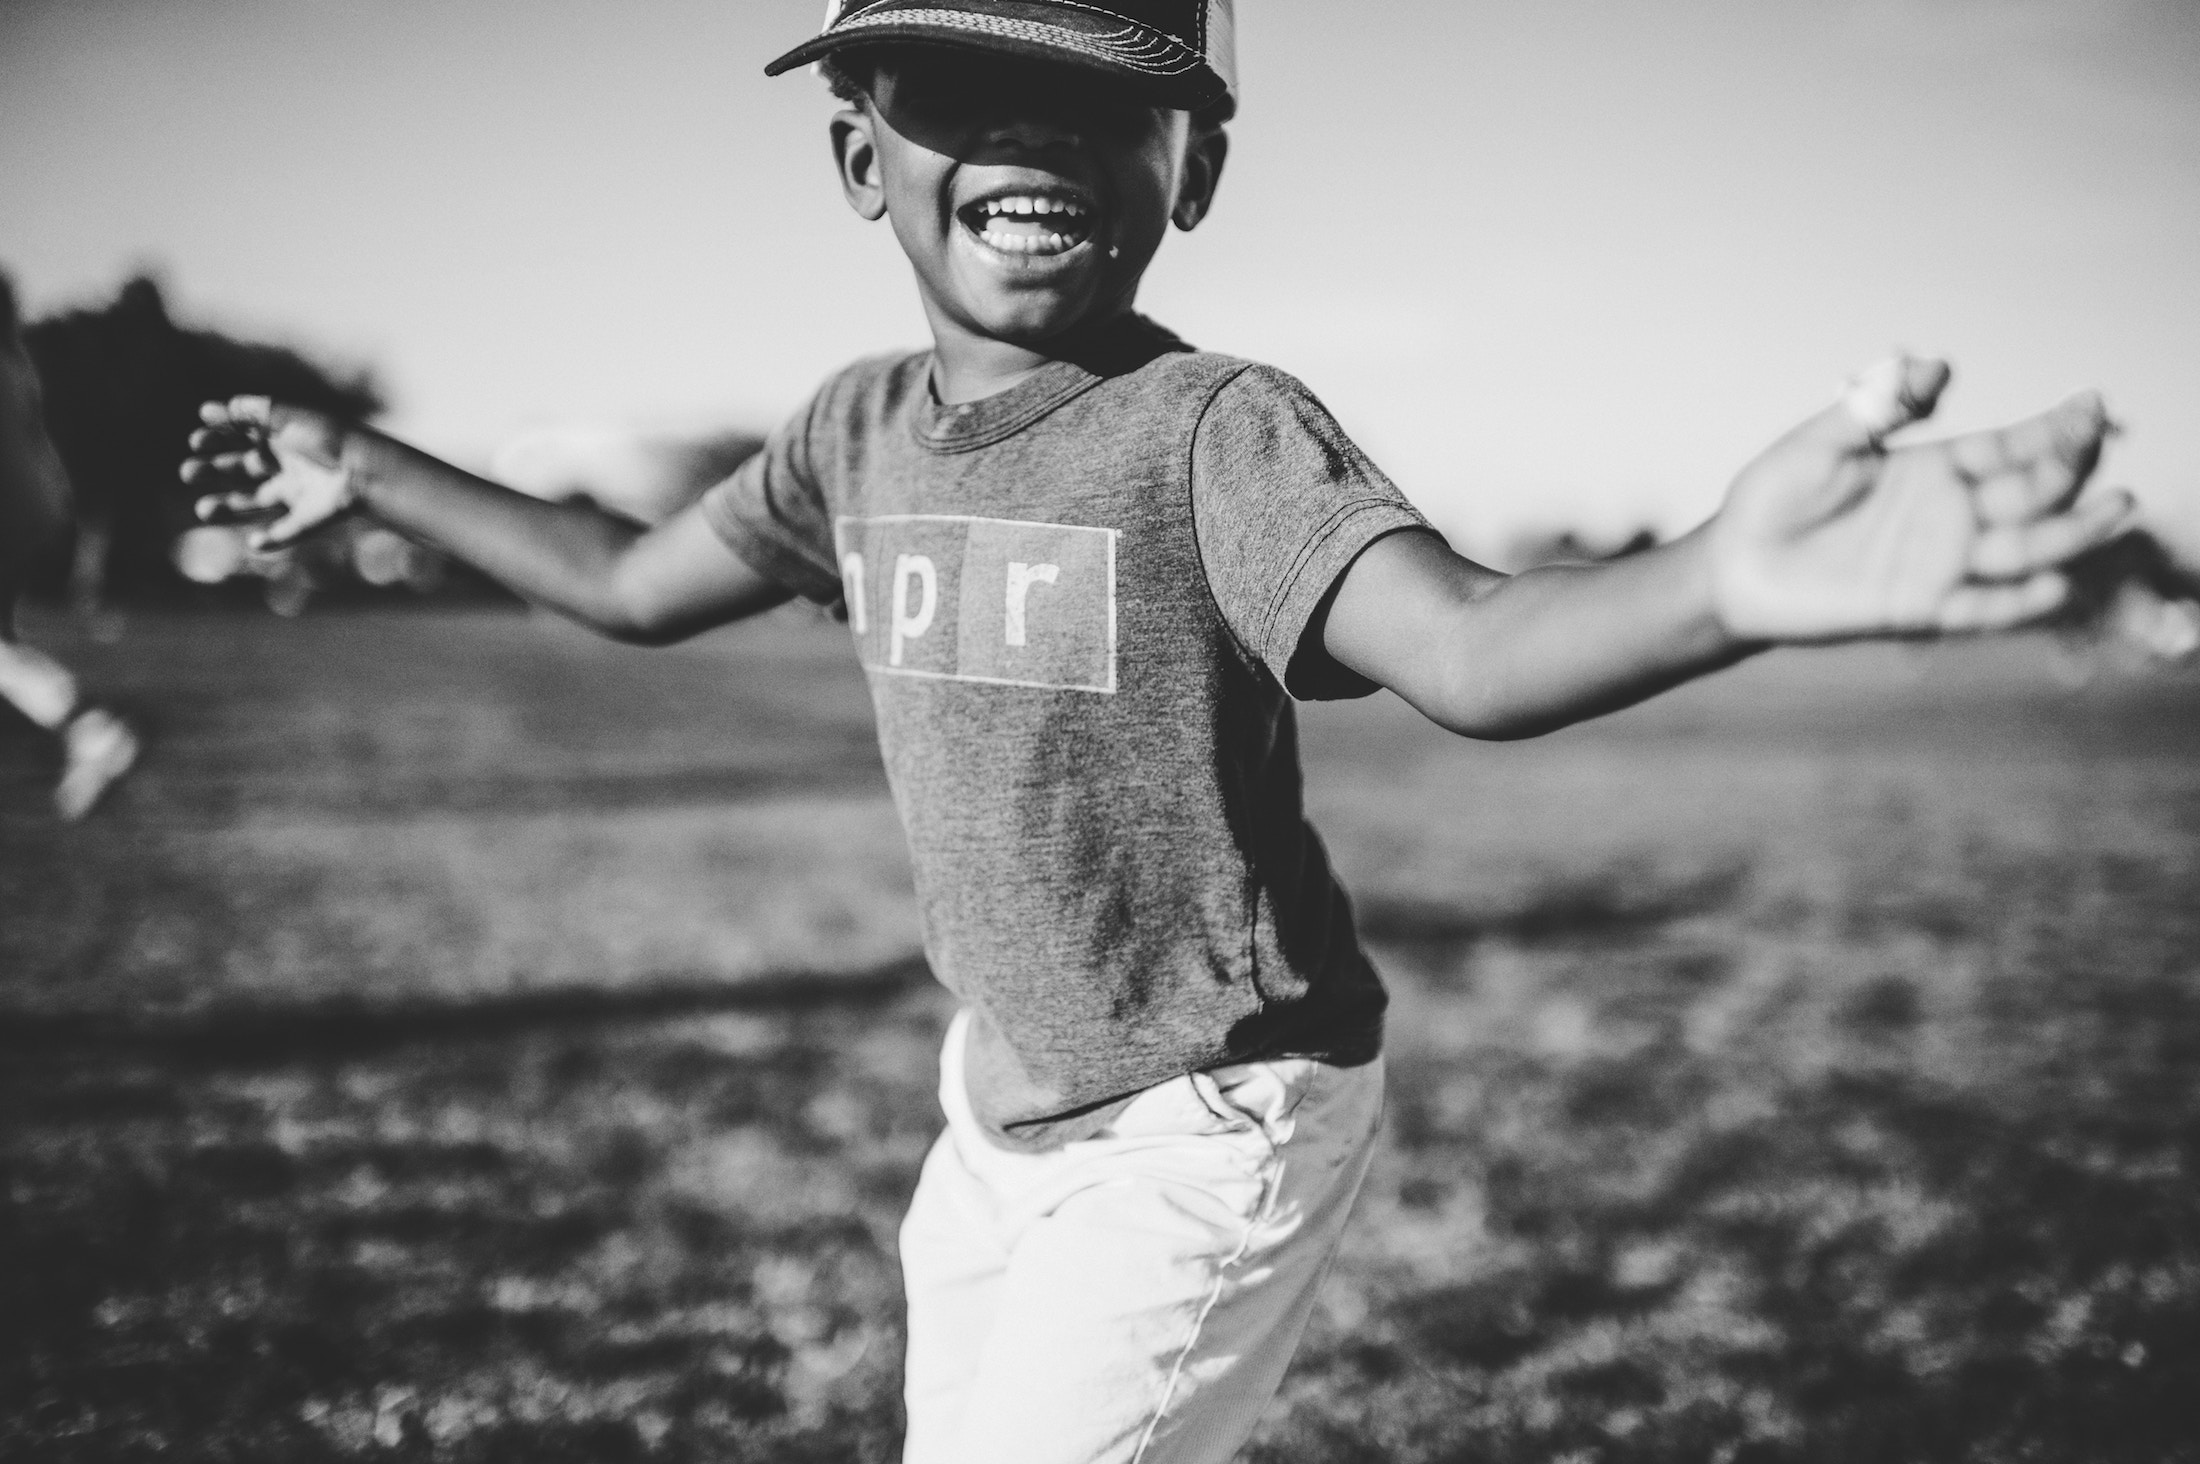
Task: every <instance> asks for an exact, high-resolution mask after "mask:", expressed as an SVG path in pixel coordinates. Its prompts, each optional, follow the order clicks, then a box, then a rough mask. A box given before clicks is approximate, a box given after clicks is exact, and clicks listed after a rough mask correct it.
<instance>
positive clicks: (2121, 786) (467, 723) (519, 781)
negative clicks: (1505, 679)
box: [0, 615, 2200, 1464]
mask: <svg viewBox="0 0 2200 1464" xmlns="http://www.w3.org/2000/svg"><path fill="white" fill-rule="evenodd" d="M51 629H52V628H50V627H49V630H51ZM835 635H836V632H834V631H833V630H832V629H830V628H829V627H820V626H815V625H811V624H807V623H804V622H802V621H800V620H797V619H788V620H784V621H780V622H777V623H774V624H771V625H767V626H764V627H759V628H758V633H756V634H750V635H736V636H731V637H724V638H714V639H712V640H708V641H706V642H704V643H702V644H701V645H698V646H695V647H691V648H688V649H686V650H683V651H681V652H678V653H675V654H673V655H670V656H665V655H655V656H652V655H648V654H644V653H637V652H627V651H620V650H616V649H613V648H601V647H596V646H593V645H590V644H588V643H585V642H583V641H581V640H579V639H578V638H576V637H574V636H573V635H571V634H569V633H567V632H564V631H562V630H556V629H552V628H548V627H545V626H543V625H542V624H540V623H539V622H534V621H529V620H523V619H518V618H510V617H498V616H490V615H462V616H445V615H420V616H400V617H384V618H379V619H369V618H357V619H343V618H335V617H332V618H329V619H325V620H313V619H309V620H307V621H305V622H301V623H297V624H288V625H274V624H270V623H267V622H261V621H245V620H237V621H228V620H211V621H201V622H188V621H186V622H163V623H156V624H147V625H141V626H138V627H136V628H134V630H133V633H132V635H131V636H130V637H128V638H127V639H126V640H125V641H124V642H123V643H122V644H121V645H120V646H117V647H113V648H107V649H102V648H97V647H84V648H82V650H83V651H84V654H85V655H86V656H88V657H94V658H96V659H98V660H99V661H100V662H101V663H102V664H101V665H100V666H99V668H98V669H99V670H100V672H101V674H102V675H104V676H105V677H106V678H107V679H108V681H109V684H113V685H119V686H121V687H122V688H123V689H124V693H125V695H126V696H127V697H129V698H131V699H133V700H135V701H136V702H138V703H139V704H140V705H141V706H142V708H143V709H144V710H145V711H146V712H147V714H148V715H149V716H151V717H153V718H155V719H156V720H157V723H158V726H157V730H158V732H159V734H160V741H159V742H158V744H157V748H156V752H155V756H154V759H153V762H152V764H151V766H150V767H149V768H148V769H147V772H146V774H145V776H144V777H143V778H142V779H141V780H140V781H138V782H137V783H135V784H134V785H132V786H131V787H129V788H128V789H126V790H125V792H124V794H123V795H122V797H121V799H120V800H119V801H118V803H117V804H116V805H115V807H114V808H113V809H112V810H111V811H110V813H109V815H108V816H107V817H105V818H103V819H101V820H99V821H95V822H94V823H92V824H90V825H87V826H85V827H83V828H81V829H75V830H62V829H58V828H56V827H55V826H54V825H52V824H51V823H50V822H49V821H47V820H46V819H45V817H44V816H43V814H42V812H41V810H40V808H39V805H38V797H39V788H38V782H37V779H38V778H39V777H40V776H42V771H41V768H40V766H39V759H40V758H41V757H42V756H44V754H43V752H42V751H41V750H40V749H39V748H38V747H37V745H36V744H35V742H33V741H32V740H31V739H30V738H29V737H28V736H27V735H26V734H24V733H22V732H21V731H20V729H17V728H15V727H12V726H8V727H0V1012H4V1013H5V1016H4V1018H0V1020H4V1021H5V1023H6V1025H5V1028H4V1029H0V1031H4V1035H0V1047H4V1051H5V1059H4V1063H0V1115H4V1117H0V1165H4V1170H5V1172H4V1178H5V1185H4V1187H0V1242H4V1244H5V1245H6V1248H7V1254H8V1256H9V1265H8V1266H7V1267H6V1268H5V1270H4V1271H0V1316H5V1317H6V1318H7V1319H8V1322H7V1328H6V1332H5V1339H6V1340H5V1345H4V1348H0V1400H6V1401H4V1402H0V1457H7V1458H17V1457H21V1458H37V1459H55V1460H86V1461H90V1460H100V1461H106V1460H117V1459H133V1458H140V1457H146V1458H149V1457H153V1456H155V1455H161V1456H163V1457H182V1458H191V1459H202V1458H204V1459H235V1460H258V1459H269V1460H273V1459H283V1460H313V1459H320V1458H345V1459H351V1458H373V1457H390V1458H437V1459H453V1460H467V1459H481V1460H491V1459H495V1460H503V1459H513V1460H518V1459H526V1460H545V1459H549V1460H554V1459H560V1458H572V1459H584V1458H585V1459H590V1460H597V1459H617V1458H621V1457H640V1458H653V1459H665V1460H689V1459H694V1460H702V1459H714V1460H742V1459H774V1460H798V1459H820V1460H824V1459H832V1460H840V1459H850V1460H871V1459H877V1460H890V1459H892V1458H893V1457H894V1441H895V1433H896V1428H897V1422H898V1419H897V1404H896V1399H895V1394H896V1387H897V1376H896V1375H897V1371H898V1366H899V1359H900V1351H899V1349H900V1341H899V1330H898V1328H899V1322H898V1315H897V1311H898V1300H899V1288H898V1282H897V1279H896V1276H895V1272H894V1266H893V1259H892V1257H893V1230H894V1225H895V1223H896V1221H897V1219H898V1217H899V1213H900V1209H901V1205H902V1203H903V1200H904V1198H905V1195H906V1192H907V1189H908V1187H909V1185H910V1184H911V1183H912V1182H913V1179H914V1174H915V1168H916V1164H917V1161H918V1159H919V1158H920V1156H921V1154H922V1152H923V1148H924V1146H925V1144H926V1143H927V1141H928V1140H929V1137H930V1134H931V1131H932V1128H933V1125H934V1119H933V1116H932V1107H931V1100H930V1086H931V1083H932V1077H933V1074H932V1052H933V1048H934V1045H935V1044H936V1042H937V1040H938V1034H939V1031H940V1028H941V1026H942V1024H943V1022H944V1018H945V1014H946V1009H945V1006H944V1003H943V1000H942V999H941V997H940V996H939V995H938V994H937V993H936V992H935V991H934V990H933V989H932V988H931V987H930V985H929V983H928V982H927V981H926V980H925V979H924V977H923V975H922V972H921V967H920V966H919V965H918V964H917V963H916V962H915V961H914V960H913V955H914V950H915V947H914V941H913V938H912V936H911V932H910V919H911V917H910V907H909V895H908V888H907V875H906V870H905V868H904V867H903V865H902V863H901V861H900V855H899V852H898V848H897V847H896V846H895V844H894V842H893V838H892V828H891V816H890V810H889V809H888V808H887V805H886V804H885V802H884V797H883V792H882V789H881V786H880V784H879V781H878V777H877V772H876V762H875V755H874V754H872V753H871V752H870V751H869V750H868V742H867V731H866V727H865V718H866V714H867V708H866V706H865V702H864V698H863V695H862V688H861V684H860V682H859V681H857V680H855V679H854V678H853V677H852V676H851V675H850V674H849V672H848V670H847V667H846V665H845V662H844V659H843V657H842V654H841V651H840V648H839V645H838V643H837V641H836V640H835ZM2057 665H2058V663H2057V662H2055V661H2054V659H2053V658H2052V657H2051V656H2049V655H2047V654H2045V653H2043V652H2041V651H2040V650H2039V649H2038V648H2029V647H2019V648H2015V649H2012V650H2009V651H2006V652H1983V653H1982V652H1978V651H1970V652H1965V653H1960V654H1955V653H1936V654H1934V655H1931V656H1926V657H1922V658H1913V657H1908V656H1904V655H1899V654H1891V653H1874V654H1868V655H1843V656H1837V657H1820V658H1817V659H1815V660H1809V659H1805V658H1800V657H1798V658H1790V659H1789V660H1787V661H1785V662H1775V663H1767V664H1765V665H1762V666H1758V667H1753V668H1748V669H1746V670H1745V671H1744V672H1742V673H1739V674H1738V675H1736V676H1734V677H1732V678H1729V679H1728V680H1726V681H1725V682H1724V683H1720V684H1714V685H1711V686H1707V687H1703V688H1698V689H1694V690H1691V691H1690V692H1688V693H1685V694H1683V695H1681V696H1679V697H1676V698H1674V699H1672V700H1670V701H1668V702H1667V703H1664V704H1662V705H1660V706H1658V707H1656V708H1649V709H1643V710H1642V711H1639V712H1637V713H1633V714H1630V715H1628V716H1626V717H1623V718H1620V719H1616V720H1615V721H1612V722H1610V723H1607V724H1604V725H1602V726H1599V727H1595V728H1588V729H1579V730H1577V731H1575V732H1573V733H1568V734H1564V735H1562V736H1560V737H1557V738H1553V739H1549V740H1547V741H1544V742H1541V743H1537V744H1530V745H1524V746H1519V747H1508V748H1494V749H1493V748H1483V747H1473V746H1467V745H1461V744H1452V743H1448V742H1445V741H1443V740H1442V739H1440V738H1437V737H1435V736H1432V735H1430V734H1428V733H1426V732H1425V731H1424V730H1422V729H1420V728H1418V727H1417V726H1415V725H1414V724H1413V723H1412V722H1411V720H1410V718H1409V717H1408V716H1407V715H1405V714H1403V713H1402V712H1400V711H1399V710H1398V709H1397V708H1396V707H1395V706H1389V707H1385V706H1379V705H1371V706H1360V707H1354V708H1341V709H1338V708H1325V709H1317V710H1316V711H1315V712H1314V713H1313V714H1311V715H1309V717H1308V719H1307V724H1308V735H1307V741H1308V747H1309V761H1310V765H1311V767H1312V769H1313V772H1312V791H1311V801H1312V803H1313V806H1314V809H1315V814H1316V818H1317V821H1318V822H1319V823H1320V824H1321V825H1322V827H1323V828H1324V829H1325V831H1326V832H1328V833H1329V835H1330V837H1331V842H1332V846H1333V849H1334V852H1335V854H1336V856H1337V859H1338V862H1339V864H1340V866H1341V867H1342V868H1343V869H1344V870H1345V871H1346V873H1347V876H1348V879H1349V881H1350V883H1351V884H1352V886H1353V888H1354V889H1355V891H1356V892H1357V893H1358V895H1359V897H1360V904H1361V908H1362V914H1363V921H1364V924H1365V926H1366V928H1367V930H1368V932H1369V935H1370V938H1371V940H1372V942H1373V943H1374V945H1375V946H1376V949H1377V951H1378V955H1379V958H1380V960H1381V961H1382V963H1383V964H1384V966H1385V969H1386V971H1387V973H1388V974H1389V975H1390V977H1391V980H1392V984H1393V987H1394V991H1395V994H1396V999H1397V1004H1396V1008H1395V1019H1394V1021H1393V1024H1392V1042H1391V1047H1392V1062H1393V1073H1394V1077H1395V1086H1394V1089H1393V1099H1392V1107H1391V1117H1390V1124H1389V1133H1388V1136H1387V1140H1386V1147H1385V1150H1384V1152H1383V1155H1382V1157H1381V1159H1380V1160H1379V1161H1378V1166H1377V1170H1376V1173H1375V1175H1374V1178H1373V1180H1372V1181H1371V1186H1370V1189H1369V1191H1368V1194H1367V1196H1366V1198H1365V1200H1364V1201H1363V1208H1362V1211H1361V1214H1360V1216H1359V1219H1358V1222H1357V1224H1356V1228H1355V1230H1354V1233H1353V1237H1352V1239H1351V1240H1350V1242H1349V1243H1348V1248H1347V1251H1346V1254H1345V1256H1344V1258H1343V1261H1342V1263H1341V1264H1340V1267H1339V1270H1338V1272H1337V1274H1336V1276H1335V1278H1334V1280H1333V1281H1332V1283H1331V1284H1330V1286H1329V1287H1328V1288H1327V1290H1326V1291H1325V1293H1324V1298H1323V1304H1322V1306H1321V1308H1320V1310H1319V1312H1318V1314H1317V1318H1316V1322H1315V1326H1314V1329H1313V1332H1312V1333H1311V1335H1310V1336H1309V1339H1308V1343H1307V1346H1306V1348H1305V1350H1304V1351H1303V1352H1302V1354H1301V1357H1300V1360H1299V1362H1298V1364H1297V1366H1296V1367H1295V1368H1294V1370H1293V1372H1292V1375H1291V1377H1290V1379H1289V1381H1288V1383H1287V1385H1286V1388H1285V1393H1284V1397H1283V1398H1282V1399H1281V1400H1280V1401H1279V1403H1278V1405H1277V1406H1276V1407H1275V1408H1274V1409H1273V1410H1272V1411H1271V1413H1270V1416H1269V1419H1268V1421H1267V1423H1266V1425H1265V1426H1264V1429H1263V1431H1262V1433H1261V1435H1260V1436H1259V1438H1258V1439H1257V1440H1256V1442H1255V1444H1254V1446H1253V1448H1252V1449H1251V1450H1250V1451H1249V1455H1248V1458H1249V1459H1251V1460H1256V1461H1259V1464H1282V1461H1305V1464H1314V1461H1354V1460H1400V1461H1429V1464H1435V1461H1449V1460H1461V1461H1464V1460H1476V1461H1509V1460H1522V1461H1525V1460H1531V1459H1532V1460H1553V1459H1566V1460H1583V1461H1586V1460H1602V1461H1609V1464H1649V1461H1662V1460H1667V1459H1672V1460H1683V1459H1686V1460H1691V1461H1695V1460H1710V1459H1724V1460H1736V1461H1745V1460H1746V1461H1774V1460H1778V1461H1791V1460H1792V1461H1810V1460H1828V1461H1832V1460H1841V1461H1847V1460H1856V1459H1882V1458H1884V1459H1902V1460H1949V1461H1956V1460H1964V1461H1971V1460H1977V1461H1988V1460H1994V1461H1999V1460H2032V1459H2039V1460H2070V1459H2101V1460H2110V1459H2114V1460H2135V1461H2136V1460H2150V1461H2151V1460H2174V1459H2190V1458H2195V1457H2200V1450H2196V1448H2195V1445H2194V1444H2193V1443H2192V1442H2191V1435H2192V1434H2193V1430H2192V1429H2191V1428H2190V1427H2189V1418H2190V1415H2191V1405H2190V1402H2189V1399H2190V1397H2191V1396H2192V1394H2193V1391H2194V1387H2195V1384H2196V1383H2200V1187H2196V1185H2195V1179H2194V1176H2195V1173H2196V1170H2200V979H2196V971H2195V966H2196V956H2195V952H2200V756H2196V755H2195V752H2194V748H2195V746H2196V745H2200V744H2196V743H2195V740H2194V738H2193V736H2192V730H2193V728H2194V725H2195V714H2196V713H2200V685H2196V684H2195V683H2194V681H2193V680H2192V679H2190V678H2184V679H2176V678H2171V679H2164V680H2158V681H2154V682H2148V683H2125V682H2116V683H2109V684H2102V685H2096V686H2093V687H2091V688H2087V689H2085V690H2083V691H2076V690H2072V689H2070V688H2068V687H2066V686H2064V685H2063V684H2062V683H2061V682H2059V681H2058V680H2057V675H2056V671H2057Z"/></svg>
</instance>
